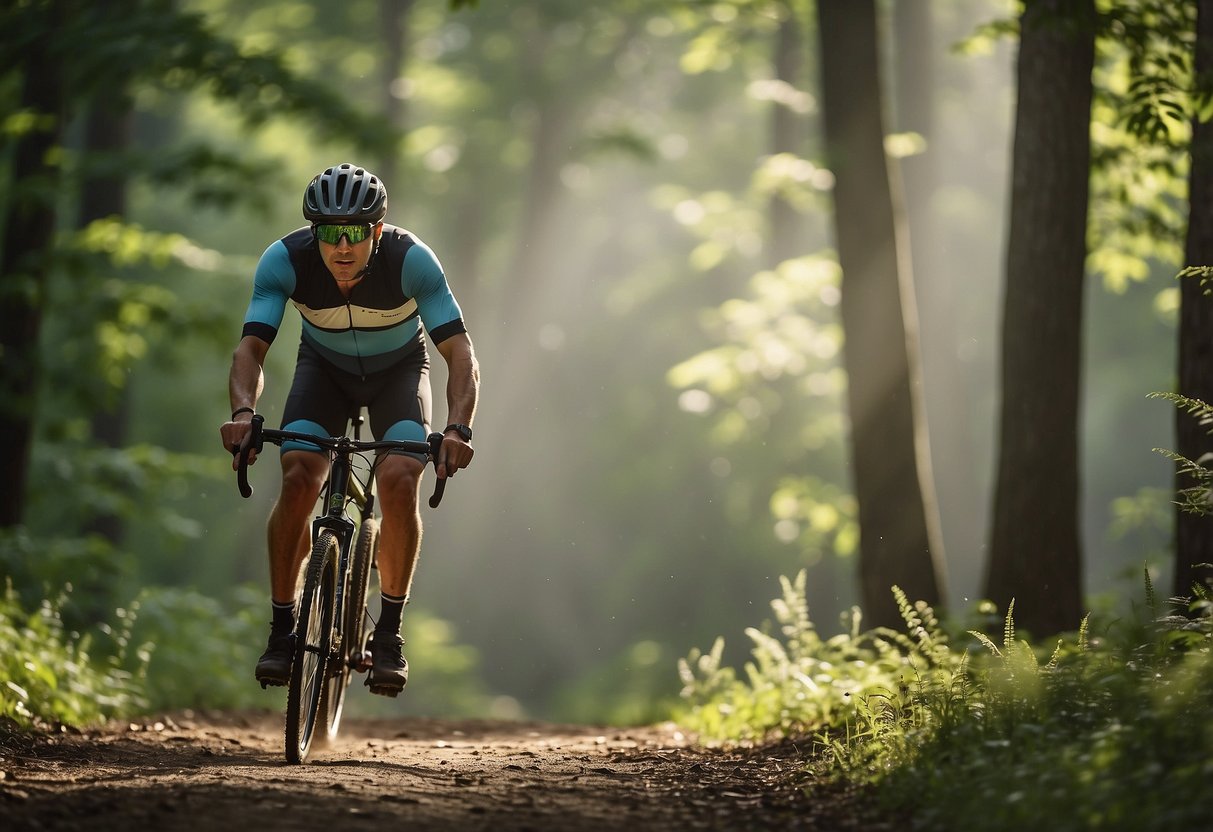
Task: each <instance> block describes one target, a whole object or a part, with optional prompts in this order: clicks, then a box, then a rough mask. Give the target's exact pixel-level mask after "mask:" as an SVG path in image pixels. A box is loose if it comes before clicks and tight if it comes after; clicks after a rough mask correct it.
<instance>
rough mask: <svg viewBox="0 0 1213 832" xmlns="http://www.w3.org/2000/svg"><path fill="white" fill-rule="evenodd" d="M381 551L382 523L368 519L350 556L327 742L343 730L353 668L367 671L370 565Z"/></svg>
mask: <svg viewBox="0 0 1213 832" xmlns="http://www.w3.org/2000/svg"><path fill="white" fill-rule="evenodd" d="M378 550H379V520H378V519H377V518H375V517H368V518H366V519H365V520H363V521H362V525H361V526H359V527H358V536H357V538H355V540H354V551H353V553H352V554H351V556H350V568H349V576H348V580H349V584H347V586H346V591H345V608H344V612H343V615H342V617H343V619H344V622H343V625H342V628H341V633H342V635H341V649H340V651H339V652H337V653H335V654H334V656H335V660H336V661H338V662H340V667H334V668H329V673H328V680H327V681H326V683H325V690H324V700H323V701H324V710H325V714H326V723H327V726H328V732H327V736H326V739H328V740H330V741H331V740H334V739H336V737H337V730H338V729H339V728H340V727H341V713H342V711H343V710H344V708H345V694H346V690H347V688H348V687H349V684H350V679H351V677H352V676H353V673H354V668H355V667H358V669H359V670H365V668H364V667H363V666H362V665H361V663H362V652H363V650H365V649H366V591H367V587H368V586H369V585H370V579H371V564H372V563H374V561H375V553H376V552H377V551H378Z"/></svg>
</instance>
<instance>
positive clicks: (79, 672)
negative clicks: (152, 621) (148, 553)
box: [0, 582, 147, 727]
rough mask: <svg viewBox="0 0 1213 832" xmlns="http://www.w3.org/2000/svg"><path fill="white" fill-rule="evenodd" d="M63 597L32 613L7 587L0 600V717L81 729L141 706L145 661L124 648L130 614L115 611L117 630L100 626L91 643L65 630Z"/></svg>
mask: <svg viewBox="0 0 1213 832" xmlns="http://www.w3.org/2000/svg"><path fill="white" fill-rule="evenodd" d="M65 597H66V596H64V597H61V598H60V599H58V600H57V601H54V602H52V601H49V600H48V601H43V602H42V603H41V604H39V605H38V607H37V609H35V610H34V611H33V612H27V611H26V609H25V608H24V607H23V605H22V603H21V601H20V599H19V597H18V596H17V593H16V592H15V591H14V590H13V587H12V583H11V582H8V583H7V584H6V587H5V591H4V594H3V596H2V597H0V716H4V717H9V718H11V719H13V720H15V721H16V722H17V723H18V724H19V725H22V726H27V727H28V726H33V725H36V724H38V723H44V722H60V723H64V724H68V725H85V724H90V723H95V722H99V721H101V720H103V719H105V718H107V717H111V716H117V715H122V714H126V713H130V712H133V711H136V710H138V709H140V708H142V707H144V706H145V705H146V700H145V698H144V694H143V685H142V675H143V670H144V667H145V665H146V660H147V657H146V654H145V653H143V652H142V651H135V652H134V653H132V652H131V651H130V649H129V647H130V645H131V641H130V625H131V622H132V620H133V617H132V615H131V613H130V612H128V611H127V610H122V609H119V610H118V611H117V613H116V616H117V618H118V624H117V626H116V627H111V626H109V625H104V624H103V625H101V626H100V627H99V628H98V632H97V634H99V635H100V636H101V639H97V638H96V637H95V635H91V634H90V635H81V634H80V633H78V632H74V631H70V630H68V629H67V628H66V627H65V626H64V623H63V619H62V617H61V615H60V609H61V607H62V606H63V602H64V598H65ZM106 642H108V644H107V643H106ZM95 647H97V649H95V650H94V648H95Z"/></svg>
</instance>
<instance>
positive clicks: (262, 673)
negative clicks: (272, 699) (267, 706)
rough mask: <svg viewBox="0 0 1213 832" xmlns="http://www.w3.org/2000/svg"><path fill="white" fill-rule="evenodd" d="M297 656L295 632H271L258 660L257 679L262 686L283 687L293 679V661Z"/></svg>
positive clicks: (263, 687)
mask: <svg viewBox="0 0 1213 832" xmlns="http://www.w3.org/2000/svg"><path fill="white" fill-rule="evenodd" d="M294 658H295V634H294V633H287V634H286V635H278V634H276V633H273V632H271V633H270V641H269V644H268V645H267V646H266V648H265V652H264V653H262V654H261V658H260V659H258V660H257V670H256V675H257V681H258V682H260V683H261V688H262V689H263V690H264V689H265V688H266V687H268V686H270V685H273V686H274V687H281V686H282V685H285V684H287V683H288V682H290V680H291V662H292V661H294Z"/></svg>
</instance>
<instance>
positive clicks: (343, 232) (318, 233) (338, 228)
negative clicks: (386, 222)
mask: <svg viewBox="0 0 1213 832" xmlns="http://www.w3.org/2000/svg"><path fill="white" fill-rule="evenodd" d="M374 228H375V226H374V225H371V224H370V223H362V224H359V225H322V224H319V223H317V224H316V225H313V226H312V234H313V235H315V237H316V239H317V240H319V241H320V242H322V243H328V244H329V245H334V246H335V245H337V243H339V242H340V241H341V238H342V237H345V238H346V239H347V240H349V241H350V245H352V246H356V245H358V244H359V243H361V242H362V241H363V240H365V239H366V238H367V237H369V236H371V231H372V230H374Z"/></svg>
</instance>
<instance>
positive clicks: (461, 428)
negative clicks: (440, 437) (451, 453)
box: [443, 423, 472, 442]
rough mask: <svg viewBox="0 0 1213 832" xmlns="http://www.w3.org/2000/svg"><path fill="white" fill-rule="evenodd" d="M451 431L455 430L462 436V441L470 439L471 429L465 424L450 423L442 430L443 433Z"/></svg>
mask: <svg viewBox="0 0 1213 832" xmlns="http://www.w3.org/2000/svg"><path fill="white" fill-rule="evenodd" d="M451 431H455V432H456V433H457V434H459V435H460V436H462V437H463V441H464V442H471V441H472V429H471V428H469V427H468V426H467V425H460V424H457V423H452V424H449V425H447V426H446V430H444V431H443V433H450V432H451Z"/></svg>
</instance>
